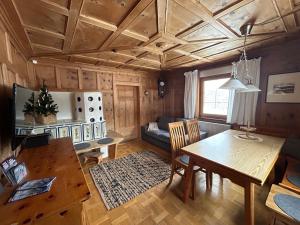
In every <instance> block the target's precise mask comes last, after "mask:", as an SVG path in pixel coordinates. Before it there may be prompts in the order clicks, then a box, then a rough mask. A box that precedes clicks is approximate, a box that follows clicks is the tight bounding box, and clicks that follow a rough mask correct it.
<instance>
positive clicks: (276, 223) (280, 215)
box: [266, 184, 300, 225]
mask: <svg viewBox="0 0 300 225" xmlns="http://www.w3.org/2000/svg"><path fill="white" fill-rule="evenodd" d="M276 194H287V195H291V196H295V197H298V198H300V195H298V194H296V193H295V192H292V191H290V190H287V189H285V188H283V187H280V186H278V185H275V184H273V185H272V187H271V190H270V192H269V195H268V198H267V201H266V206H267V207H268V208H269V209H270V210H271V211H272V213H273V215H272V220H271V222H270V225H283V224H284V225H286V224H288V225H299V224H300V223H299V222H297V221H295V220H294V219H293V218H292V217H290V216H289V215H287V214H286V213H285V212H284V211H282V210H281V209H280V208H279V207H278V206H277V205H276V203H275V202H274V199H273V198H274V196H275V195H276Z"/></svg>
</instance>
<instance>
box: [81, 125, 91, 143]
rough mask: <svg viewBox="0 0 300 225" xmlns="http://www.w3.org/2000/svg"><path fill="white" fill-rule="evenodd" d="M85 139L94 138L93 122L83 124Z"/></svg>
mask: <svg viewBox="0 0 300 225" xmlns="http://www.w3.org/2000/svg"><path fill="white" fill-rule="evenodd" d="M82 128H83V140H84V141H90V140H92V139H93V126H92V124H83V125H82Z"/></svg>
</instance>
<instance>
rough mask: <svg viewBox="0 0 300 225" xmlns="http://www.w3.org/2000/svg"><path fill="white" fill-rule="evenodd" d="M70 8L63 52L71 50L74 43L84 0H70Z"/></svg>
mask: <svg viewBox="0 0 300 225" xmlns="http://www.w3.org/2000/svg"><path fill="white" fill-rule="evenodd" d="M70 2H71V3H70V10H69V17H68V22H67V27H66V33H65V41H64V46H63V52H69V51H70V48H71V44H72V40H73V37H74V33H75V30H76V25H77V21H78V17H79V15H80V11H81V8H82V4H83V0H72V1H70Z"/></svg>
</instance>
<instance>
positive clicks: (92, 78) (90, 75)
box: [82, 70, 97, 90]
mask: <svg viewBox="0 0 300 225" xmlns="http://www.w3.org/2000/svg"><path fill="white" fill-rule="evenodd" d="M82 89H90V90H97V72H95V71H85V70H83V71H82Z"/></svg>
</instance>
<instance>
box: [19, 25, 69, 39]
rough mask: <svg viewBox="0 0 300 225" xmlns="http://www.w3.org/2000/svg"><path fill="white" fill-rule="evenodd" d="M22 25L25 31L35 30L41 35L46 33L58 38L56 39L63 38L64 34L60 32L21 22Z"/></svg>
mask: <svg viewBox="0 0 300 225" xmlns="http://www.w3.org/2000/svg"><path fill="white" fill-rule="evenodd" d="M23 26H24V28H25V30H26V31H32V32H36V33H39V34H43V35H46V36H49V37H54V38H58V39H62V40H64V39H65V35H63V34H61V33H57V32H54V31H51V30H46V29H42V28H39V27H34V26H30V25H26V24H23Z"/></svg>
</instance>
